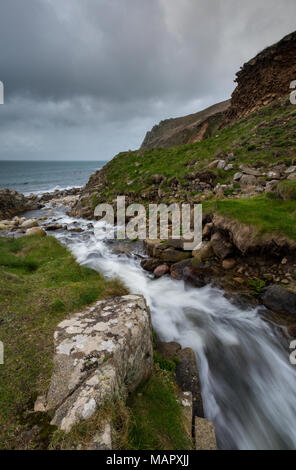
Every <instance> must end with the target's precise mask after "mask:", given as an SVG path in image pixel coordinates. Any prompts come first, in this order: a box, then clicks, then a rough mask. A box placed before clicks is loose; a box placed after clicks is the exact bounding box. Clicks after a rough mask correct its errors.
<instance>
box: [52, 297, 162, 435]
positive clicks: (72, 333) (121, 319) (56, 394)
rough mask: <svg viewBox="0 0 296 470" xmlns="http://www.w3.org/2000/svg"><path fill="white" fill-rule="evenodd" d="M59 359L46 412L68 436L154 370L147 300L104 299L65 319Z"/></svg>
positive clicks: (57, 334)
mask: <svg viewBox="0 0 296 470" xmlns="http://www.w3.org/2000/svg"><path fill="white" fill-rule="evenodd" d="M54 339H55V357H54V371H53V375H52V378H51V384H50V387H49V390H48V393H47V396H46V403H45V409H46V410H47V411H49V410H54V417H53V419H52V424H54V425H56V426H58V427H59V428H60V429H62V430H64V431H65V432H69V431H70V430H71V428H72V427H73V426H74V425H75V424H77V423H78V422H79V421H81V420H84V419H87V418H89V417H90V416H92V415H93V413H95V411H96V410H97V409H98V408H100V406H101V405H103V404H104V403H106V402H108V401H112V400H113V399H114V398H123V399H124V398H125V396H126V394H127V392H128V391H133V390H134V389H135V388H136V387H137V386H138V385H139V384H140V383H141V381H142V380H145V379H147V378H148V377H149V375H150V374H151V372H152V367H153V346H152V328H151V319H150V312H149V309H148V307H147V305H146V302H145V300H144V298H143V297H142V296H137V295H127V296H123V297H115V298H112V299H108V300H105V301H100V302H97V303H96V304H94V305H93V306H91V307H89V308H87V309H86V310H84V311H83V312H80V313H77V314H75V315H73V316H72V317H70V318H69V319H66V320H64V321H63V322H62V323H60V324H59V325H58V327H57V330H56V332H55V334H54Z"/></svg>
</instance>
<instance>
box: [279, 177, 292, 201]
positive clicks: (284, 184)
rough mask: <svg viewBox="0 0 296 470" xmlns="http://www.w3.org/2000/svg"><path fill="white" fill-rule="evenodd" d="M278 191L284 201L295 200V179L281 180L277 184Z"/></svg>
mask: <svg viewBox="0 0 296 470" xmlns="http://www.w3.org/2000/svg"><path fill="white" fill-rule="evenodd" d="M278 192H279V194H280V196H281V197H282V198H283V199H284V200H286V201H296V181H288V180H286V181H281V182H280V183H279V184H278Z"/></svg>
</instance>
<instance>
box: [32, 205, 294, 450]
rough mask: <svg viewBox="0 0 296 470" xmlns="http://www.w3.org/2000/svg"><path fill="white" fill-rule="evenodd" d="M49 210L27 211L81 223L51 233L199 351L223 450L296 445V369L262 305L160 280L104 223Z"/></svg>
mask: <svg viewBox="0 0 296 470" xmlns="http://www.w3.org/2000/svg"><path fill="white" fill-rule="evenodd" d="M50 209H51V208H50V206H48V207H47V208H45V209H42V210H40V211H34V212H30V213H28V214H26V216H27V217H30V216H35V217H42V216H47V217H48V220H47V223H48V222H50V221H51V219H60V220H58V221H57V222H58V223H61V224H66V225H67V226H68V227H69V228H70V227H81V228H82V229H83V232H81V233H78V232H70V231H67V230H59V231H56V232H51V233H50V234H53V235H54V236H55V237H56V238H58V239H59V240H60V242H61V243H63V244H65V245H67V246H68V248H69V249H70V250H71V252H72V253H73V254H74V256H75V257H76V259H77V261H78V262H79V263H80V264H82V265H84V266H88V267H91V268H93V269H95V270H97V271H100V272H101V273H103V274H104V275H105V276H106V277H118V278H119V279H121V280H122V281H123V283H124V284H125V285H126V286H127V288H128V289H129V290H130V291H131V293H135V294H142V295H144V297H145V298H146V301H147V303H148V305H149V307H150V309H151V316H152V323H153V327H154V329H155V330H156V333H157V335H158V336H159V337H160V339H161V340H163V341H176V342H178V343H180V344H181V345H182V347H190V348H192V349H193V350H194V351H195V352H196V357H197V362H198V368H199V374H200V381H201V387H202V396H203V405H204V411H205V416H206V417H207V418H208V419H210V420H212V421H213V422H214V423H215V427H216V433H217V441H218V447H219V448H220V449H246V450H251V449H259V450H264V449H272V450H276V449H296V399H295V392H296V369H295V367H293V366H291V365H290V362H289V351H288V349H287V345H286V344H285V341H284V339H283V335H282V332H281V330H280V328H279V327H277V326H276V325H273V324H272V323H270V322H267V321H266V320H264V318H262V316H261V315H259V314H258V309H247V310H242V309H240V308H238V307H237V306H235V305H234V304H232V303H231V302H230V301H229V300H227V299H226V298H225V297H224V292H223V291H221V290H219V289H217V288H213V287H211V286H206V287H203V288H201V289H197V288H193V287H190V286H188V285H185V284H184V283H183V282H181V281H174V280H172V279H171V278H170V277H168V276H166V277H163V278H161V279H158V280H155V279H153V278H152V276H151V275H150V274H149V273H147V272H145V271H144V270H142V268H141V266H140V259H139V257H138V256H136V255H135V256H127V255H125V254H116V253H114V251H112V244H110V241H107V240H106V235H107V231H108V227H106V226H103V225H101V226H99V227H97V229H96V236H95V234H94V230H93V228H91V225H90V222H89V221H87V220H83V219H77V220H75V219H74V218H72V217H68V216H67V215H66V214H65V210H64V208H63V207H59V208H54V210H53V211H50Z"/></svg>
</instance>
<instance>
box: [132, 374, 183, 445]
mask: <svg viewBox="0 0 296 470" xmlns="http://www.w3.org/2000/svg"><path fill="white" fill-rule="evenodd" d="M128 407H129V408H130V411H131V418H130V424H129V430H128V444H129V445H128V446H127V448H130V449H135V450H151V449H152V450H153V449H157V450H185V449H190V448H191V441H190V439H189V437H188V436H187V435H186V432H185V430H184V424H183V421H182V413H181V405H180V404H179V402H178V401H177V400H176V389H175V385H174V383H173V381H172V379H171V375H170V374H169V373H168V372H164V371H159V372H156V373H154V374H153V375H152V377H151V378H150V380H148V381H147V382H146V383H144V384H143V385H141V386H140V387H139V388H138V389H137V391H136V392H135V393H134V394H133V395H132V396H131V398H130V400H129V401H128Z"/></svg>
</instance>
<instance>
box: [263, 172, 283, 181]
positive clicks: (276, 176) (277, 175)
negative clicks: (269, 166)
mask: <svg viewBox="0 0 296 470" xmlns="http://www.w3.org/2000/svg"><path fill="white" fill-rule="evenodd" d="M266 176H267V178H269V179H271V180H280V179H281V174H280V172H279V171H269V172H268V173H267V175H266Z"/></svg>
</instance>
